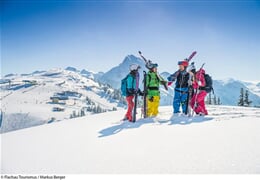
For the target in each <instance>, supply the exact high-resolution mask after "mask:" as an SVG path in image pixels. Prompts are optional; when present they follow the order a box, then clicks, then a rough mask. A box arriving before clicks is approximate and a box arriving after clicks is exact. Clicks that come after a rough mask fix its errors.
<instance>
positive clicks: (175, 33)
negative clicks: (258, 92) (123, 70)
mask: <svg viewBox="0 0 260 180" xmlns="http://www.w3.org/2000/svg"><path fill="white" fill-rule="evenodd" d="M259 42H260V2H257V1H228V2H223V1H222V2H221V1H214V2H207V1H195V2H194V1H56V2H55V1H49V2H48V1H24V2H22V1H6V2H4V1H1V74H2V75H5V74H8V73H30V72H32V71H34V70H48V69H51V68H54V67H61V68H65V67H67V66H73V67H76V68H78V69H83V68H85V69H89V70H94V71H103V72H106V71H108V70H109V69H111V68H112V67H114V66H116V65H118V64H119V63H120V62H122V60H123V59H124V57H125V56H126V55H128V54H133V55H136V56H137V55H138V54H137V52H138V50H141V51H142V52H143V54H144V55H145V56H146V57H147V58H149V59H152V60H153V61H155V62H157V63H158V64H159V71H160V72H163V71H168V72H174V71H175V70H176V69H177V68H178V67H177V62H178V61H179V60H182V59H183V58H185V57H187V56H188V55H189V54H190V53H191V52H192V51H193V50H196V51H198V54H197V55H196V57H195V58H194V61H195V62H196V64H197V66H198V67H199V66H200V65H201V64H202V63H204V62H205V63H206V65H205V69H206V71H207V72H208V73H209V74H211V75H212V76H213V78H214V79H223V78H229V77H232V78H235V79H240V80H258V81H259V80H260V71H259V67H260V44H259Z"/></svg>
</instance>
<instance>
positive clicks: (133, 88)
mask: <svg viewBox="0 0 260 180" xmlns="http://www.w3.org/2000/svg"><path fill="white" fill-rule="evenodd" d="M139 68H140V66H139V65H137V64H132V65H130V68H129V69H130V73H129V74H128V76H127V80H126V81H127V86H126V101H127V107H128V108H127V112H126V114H125V117H124V120H128V121H130V122H132V120H133V114H132V112H133V108H134V96H135V94H136V93H138V94H140V95H142V94H143V93H142V92H141V91H140V89H139V73H138V69H139Z"/></svg>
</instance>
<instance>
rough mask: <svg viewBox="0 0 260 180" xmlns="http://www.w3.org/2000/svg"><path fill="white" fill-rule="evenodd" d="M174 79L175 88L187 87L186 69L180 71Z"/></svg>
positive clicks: (187, 76)
mask: <svg viewBox="0 0 260 180" xmlns="http://www.w3.org/2000/svg"><path fill="white" fill-rule="evenodd" d="M176 79H177V81H176V83H175V88H187V87H188V86H189V84H188V82H189V73H188V72H187V71H185V70H184V71H180V72H179V74H178V76H177V78H176Z"/></svg>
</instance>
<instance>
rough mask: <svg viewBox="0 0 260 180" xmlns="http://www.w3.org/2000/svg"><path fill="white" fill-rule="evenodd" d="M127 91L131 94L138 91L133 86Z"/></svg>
mask: <svg viewBox="0 0 260 180" xmlns="http://www.w3.org/2000/svg"><path fill="white" fill-rule="evenodd" d="M127 92H128V94H130V95H134V94H135V93H137V91H136V90H135V89H133V88H131V89H127Z"/></svg>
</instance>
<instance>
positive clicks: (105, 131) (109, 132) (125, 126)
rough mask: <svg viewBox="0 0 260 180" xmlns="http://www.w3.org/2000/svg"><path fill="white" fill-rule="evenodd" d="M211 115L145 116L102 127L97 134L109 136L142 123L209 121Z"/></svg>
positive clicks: (172, 123) (137, 126)
mask: <svg viewBox="0 0 260 180" xmlns="http://www.w3.org/2000/svg"><path fill="white" fill-rule="evenodd" d="M212 119H213V118H212V117H203V116H195V117H185V116H183V117H172V118H170V119H169V120H164V119H159V120H156V119H154V118H145V119H139V120H138V121H136V122H135V123H131V122H128V121H122V122H121V123H120V124H117V125H114V126H111V127H108V128H105V129H102V130H101V131H99V134H100V135H99V136H98V137H105V136H111V135H114V134H117V133H119V132H121V131H122V130H124V129H133V128H139V127H140V126H142V125H144V124H153V123H154V124H165V123H169V124H168V125H174V124H179V125H188V124H191V123H201V122H205V121H210V120H212Z"/></svg>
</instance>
